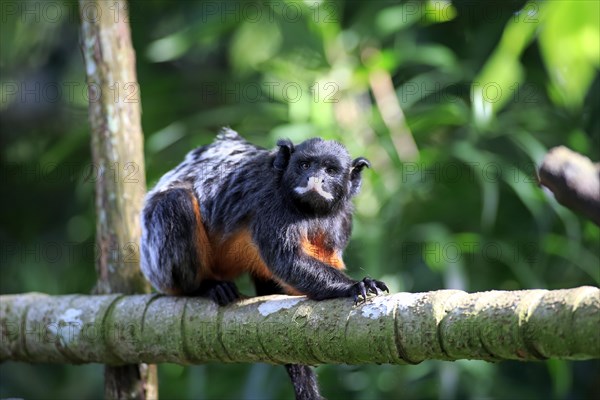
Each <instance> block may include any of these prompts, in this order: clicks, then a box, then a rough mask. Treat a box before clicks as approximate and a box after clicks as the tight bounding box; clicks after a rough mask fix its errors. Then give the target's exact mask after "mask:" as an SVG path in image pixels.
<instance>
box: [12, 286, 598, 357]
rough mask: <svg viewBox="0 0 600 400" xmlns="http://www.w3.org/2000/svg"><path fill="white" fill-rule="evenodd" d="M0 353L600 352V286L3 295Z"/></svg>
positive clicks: (305, 354) (556, 354)
mask: <svg viewBox="0 0 600 400" xmlns="http://www.w3.org/2000/svg"><path fill="white" fill-rule="evenodd" d="M0 316H1V320H0V326H1V329H2V332H1V338H2V340H1V341H0V360H2V361H4V360H14V361H24V362H30V363H36V362H44V363H48V362H50V363H75V364H79V363H90V362H97V363H105V364H111V365H124V364H132V363H141V362H145V363H162V362H168V363H178V364H198V363H206V362H211V361H213V362H226V363H233V362H267V363H274V364H288V363H294V364H309V365H316V364H342V363H343V364H369V363H371V364H372V363H377V364H381V363H389V364H416V363H419V362H421V361H424V360H430V359H436V360H459V359H476V360H488V361H500V360H521V361H536V360H545V359H549V358H556V359H570V360H585V359H597V358H600V290H599V289H598V288H595V287H590V286H583V287H579V288H576V289H564V290H550V291H549V290H523V291H513V292H506V291H491V292H482V293H472V294H469V293H465V292H462V291H458V290H440V291H436V292H429V293H415V294H413V293H398V294H393V295H387V296H380V297H371V298H369V299H368V300H367V302H366V303H365V304H361V305H358V306H354V305H353V302H352V300H350V299H335V300H327V301H321V302H317V301H312V300H308V299H307V298H305V297H298V296H296V297H293V296H268V297H258V298H250V299H245V300H241V301H239V302H236V303H234V304H232V305H230V306H227V307H218V306H217V305H216V304H215V303H213V302H211V301H209V300H206V299H202V298H187V297H170V296H163V295H156V294H155V295H134V296H122V295H116V294H113V295H104V296H84V295H72V296H47V295H43V294H20V295H6V296H0Z"/></svg>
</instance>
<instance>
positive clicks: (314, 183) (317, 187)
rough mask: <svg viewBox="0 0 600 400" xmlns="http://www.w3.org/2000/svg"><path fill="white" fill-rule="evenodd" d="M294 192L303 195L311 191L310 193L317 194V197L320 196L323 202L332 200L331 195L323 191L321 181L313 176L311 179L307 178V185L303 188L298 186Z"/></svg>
mask: <svg viewBox="0 0 600 400" xmlns="http://www.w3.org/2000/svg"><path fill="white" fill-rule="evenodd" d="M294 190H295V191H296V193H298V194H305V193H307V192H310V191H311V190H312V191H315V192H317V194H319V196H321V197H322V198H324V199H325V200H333V195H332V194H331V193H329V192H326V191H325V190H324V189H323V186H322V182H321V180H320V179H319V178H317V177H315V176H312V177H310V178H308V183H307V184H306V186H305V187H300V186H298V187H297V188H296V189H294Z"/></svg>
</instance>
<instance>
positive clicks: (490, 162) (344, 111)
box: [0, 0, 600, 399]
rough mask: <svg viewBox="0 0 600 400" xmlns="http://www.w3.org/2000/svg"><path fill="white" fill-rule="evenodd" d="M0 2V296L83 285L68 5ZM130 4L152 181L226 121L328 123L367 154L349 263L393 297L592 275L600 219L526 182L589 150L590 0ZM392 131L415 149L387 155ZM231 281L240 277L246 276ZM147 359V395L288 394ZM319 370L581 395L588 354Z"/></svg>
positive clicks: (364, 384) (88, 179) (366, 394)
mask: <svg viewBox="0 0 600 400" xmlns="http://www.w3.org/2000/svg"><path fill="white" fill-rule="evenodd" d="M0 4H1V15H0V16H1V18H2V23H1V24H0V34H1V35H0V45H1V47H0V49H1V54H0V67H1V72H2V75H1V77H0V97H1V102H0V116H1V119H0V128H1V136H0V157H1V162H2V166H1V167H2V175H1V176H2V188H3V189H2V193H3V195H2V196H1V197H0V201H1V202H2V203H1V205H2V210H3V211H2V212H1V213H0V221H1V223H0V241H1V242H0V257H1V259H0V265H1V267H0V268H1V273H2V279H1V281H0V293H2V294H6V293H17V292H27V291H42V292H46V293H51V294H60V293H73V292H78V293H89V292H90V291H91V289H92V287H93V285H94V281H95V272H94V268H93V265H94V259H95V256H96V255H95V252H94V224H95V222H94V207H93V190H94V189H93V188H94V181H95V179H97V176H98V175H97V174H98V171H97V170H95V169H94V166H93V165H92V164H91V156H90V149H89V146H90V145H89V128H88V123H87V100H88V99H87V89H86V87H85V84H84V82H85V76H84V66H83V64H82V57H81V54H80V50H79V46H78V21H79V20H78V18H79V17H78V11H77V4H76V3H75V2H68V1H61V2H52V1H46V2H44V1H37V0H28V1H7V0H2V1H1V3H0ZM129 8H130V10H129V11H130V15H131V16H130V22H131V27H132V35H133V44H134V47H135V49H136V51H137V64H138V80H139V83H140V87H141V93H142V106H143V127H144V132H145V140H146V146H145V149H146V174H147V178H148V182H149V184H150V185H151V184H153V183H154V182H156V180H157V179H158V178H159V177H160V176H161V175H162V174H163V173H165V172H166V171H168V170H169V169H170V168H172V167H173V166H175V165H176V164H177V163H178V162H180V161H181V159H182V158H183V156H184V155H185V153H186V152H187V151H189V150H190V149H191V148H193V147H195V146H198V145H201V144H205V143H208V142H210V141H211V140H212V138H213V137H214V135H215V133H216V132H217V130H218V129H219V127H221V126H225V125H229V126H231V127H232V128H234V129H236V130H238V131H239V132H241V133H242V134H243V135H245V136H246V137H247V138H248V139H249V140H251V141H253V142H255V143H258V144H261V145H264V146H267V147H271V146H272V145H273V144H274V143H275V141H276V139H277V138H279V137H289V138H291V139H293V140H295V141H299V140H302V139H305V138H308V137H310V136H315V135H318V136H323V137H326V138H330V139H337V140H339V141H341V142H342V143H344V144H345V145H346V146H347V147H348V148H349V150H350V151H351V153H352V154H354V155H357V156H358V155H364V156H366V157H368V158H369V159H371V161H372V163H373V168H372V170H369V171H367V172H366V174H365V184H364V186H363V191H362V194H361V195H360V196H359V197H358V198H357V201H356V205H357V212H356V224H355V228H354V234H353V240H352V242H351V244H350V246H349V248H348V250H347V252H346V256H345V258H346V262H347V264H348V265H349V266H350V270H349V272H350V274H351V275H353V276H355V277H362V276H363V275H365V274H368V275H371V276H373V277H378V278H381V279H383V280H385V281H386V282H387V283H388V285H389V286H390V287H391V288H392V289H393V290H394V291H429V290H436V289H441V288H458V289H464V290H468V291H482V290H491V289H526V288H550V289H552V288H566V287H574V286H579V285H584V284H589V285H596V286H597V285H598V284H599V283H600V249H599V247H600V230H599V229H598V227H597V226H595V225H593V224H592V223H590V222H588V221H586V220H584V219H582V218H580V217H579V216H577V215H575V214H573V213H572V212H571V211H569V210H567V209H565V208H563V207H562V206H560V205H558V204H557V203H556V202H555V201H554V200H553V198H552V196H551V195H549V194H548V193H547V192H544V191H543V190H541V189H540V188H539V187H538V185H537V184H536V179H535V168H536V165H539V162H540V160H541V158H542V157H543V155H544V154H545V152H546V151H547V150H548V149H549V148H550V147H553V146H556V145H560V144H565V145H567V146H569V147H571V148H572V149H574V150H576V151H579V152H581V153H583V154H585V155H587V156H589V157H591V158H592V159H593V160H598V159H600V118H599V112H598V111H599V109H600V108H599V106H600V98H599V93H600V79H599V76H598V75H599V74H598V67H599V57H600V56H599V51H600V50H599V49H600V45H599V37H600V33H599V18H600V17H599V15H600V10H599V3H598V2H597V1H558V0H554V1H546V2H543V1H539V2H533V1H532V2H525V1H522V0H507V1H493V2H477V1H463V0H457V1H453V2H450V1H426V2H420V1H409V2H392V1H371V2H369V1H332V2H329V1H327V2H324V1H318V0H314V1H304V2H298V1H284V0H280V1H264V2H262V1H259V2H218V1H182V0H180V1H167V0H144V1H132V2H130V7H129ZM122 16H123V13H122V10H119V9H115V18H121V17H122ZM390 82H391V85H389V83H390ZM123 84H124V83H123ZM378 85H381V86H378ZM386 85H387V86H386ZM376 87H381V88H383V89H382V92H381V93H380V94H382V98H377V96H376V94H377V90H374V89H375V88H376ZM390 87H391V88H392V89H391V90H390V89H389V88H390ZM386 88H387V89H386ZM386 90H387V92H386ZM390 93H391V95H392V96H391V98H393V99H397V102H396V101H395V100H393V99H392V100H390V96H389V94H390ZM386 94H387V95H388V96H387V97H386V96H385V95H386ZM399 107H401V109H400V108H399ZM385 108H387V111H386V110H385ZM400 110H401V111H403V113H402V114H401V113H400ZM403 116H404V117H405V118H404V117H403ZM407 135H411V136H412V137H413V138H414V141H415V143H416V145H417V148H418V157H417V156H416V155H415V154H413V155H412V156H411V157H412V158H411V157H407V156H406V155H405V152H403V150H405V147H404V146H403V143H405V142H404V140H405V139H406V138H407ZM409 138H410V137H409ZM123 172H125V171H121V170H120V168H119V166H117V167H116V168H115V171H113V173H114V175H115V177H117V178H119V177H120V174H122V173H123ZM115 251H119V249H115ZM240 285H241V287H242V290H243V291H245V292H246V293H252V289H251V288H250V286H249V285H248V281H247V280H245V281H242V282H241V283H240ZM159 371H160V393H161V396H162V397H163V398H273V399H275V398H282V397H287V398H289V397H291V389H290V387H289V383H288V381H287V377H286V376H285V372H284V370H283V368H281V367H274V366H268V365H264V364H258V365H220V364H214V365H212V364H211V365H203V366H194V367H187V368H183V367H181V366H176V365H161V366H160V368H159ZM318 373H319V375H320V381H321V384H322V388H323V392H324V394H325V395H326V396H327V397H328V398H330V399H335V398H346V399H375V398H388V399H392V398H442V399H452V398H539V399H542V398H544V399H545V398H568V399H575V398H598V397H600V387H599V386H598V377H599V376H600V365H599V362H598V361H590V362H577V363H574V362H565V361H557V360H552V361H548V362H545V363H529V364H524V363H516V362H505V363H500V364H489V363H485V362H476V361H461V362H455V363H443V362H434V361H430V362H424V363H422V364H420V365H416V366H352V367H350V366H321V367H318ZM0 374H1V375H0V376H1V381H0V397H25V398H73V399H81V398H98V397H101V396H102V367H101V366H99V365H94V366H62V365H61V366H30V365H24V364H15V363H4V364H3V365H1V366H0ZM33 382H35V384H32V383H33Z"/></svg>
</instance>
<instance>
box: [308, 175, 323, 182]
mask: <svg viewBox="0 0 600 400" xmlns="http://www.w3.org/2000/svg"><path fill="white" fill-rule="evenodd" d="M310 181H313V182H314V183H325V178H319V177H318V176H309V177H307V178H306V182H309V183H310Z"/></svg>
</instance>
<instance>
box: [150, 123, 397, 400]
mask: <svg viewBox="0 0 600 400" xmlns="http://www.w3.org/2000/svg"><path fill="white" fill-rule="evenodd" d="M369 166H370V165H369V161H367V159H365V158H363V157H359V158H355V159H354V160H352V159H351V158H350V155H349V154H348V152H347V150H346V149H345V148H344V147H343V146H342V145H341V144H339V143H337V142H334V141H326V140H322V139H319V138H314V139H309V140H306V141H305V142H302V143H300V144H298V145H294V144H293V143H292V142H291V141H289V140H279V141H278V142H277V148H276V149H274V150H272V151H269V150H266V149H263V148H260V147H257V146H254V145H252V144H250V143H249V142H247V141H246V140H244V139H243V138H242V137H241V136H239V135H238V134H237V133H236V132H235V131H233V130H231V129H224V130H222V131H221V133H220V134H219V135H218V136H217V138H216V140H215V141H214V142H213V143H212V144H210V145H207V146H202V147H199V148H197V149H195V150H192V151H191V152H190V153H189V154H188V155H187V156H186V158H185V160H184V161H183V162H182V163H181V164H180V165H179V166H177V167H176V168H175V169H173V170H172V171H170V172H168V173H167V174H165V175H164V176H163V177H162V178H161V179H160V180H159V182H158V184H157V185H156V187H154V189H152V190H151V191H150V192H149V193H148V195H147V196H146V199H145V204H144V208H143V211H142V242H141V266H142V271H143V272H144V274H145V275H146V277H147V278H148V279H149V280H150V282H152V284H153V285H154V287H155V288H156V289H158V290H159V291H161V292H164V293H168V294H173V295H188V296H205V297H208V298H210V299H212V300H214V301H215V302H217V303H218V304H220V305H226V304H228V303H230V302H233V301H235V300H236V299H237V298H238V297H239V293H238V290H237V288H236V286H235V284H234V283H233V279H235V278H236V277H237V276H239V275H240V274H242V273H244V272H248V273H249V274H250V275H251V277H252V280H253V282H254V284H255V287H256V293H257V295H259V296H260V295H267V294H275V293H287V294H294V295H298V294H302V295H306V296H308V297H309V298H311V299H314V300H322V299H331V298H338V297H348V298H351V299H354V302H355V303H358V302H359V301H360V300H363V301H364V300H366V298H367V294H368V293H373V294H375V295H378V294H380V293H381V292H382V291H384V290H385V291H389V290H388V288H387V286H386V285H385V284H384V283H383V282H381V281H378V280H374V279H370V278H364V279H363V280H361V281H356V280H354V279H351V278H349V277H348V276H347V275H346V274H344V273H343V272H342V271H343V270H344V268H345V266H344V262H343V261H342V251H343V250H344V248H345V247H346V244H347V243H348V239H349V237H350V232H351V229H352V202H351V199H352V197H353V196H355V195H356V194H358V192H359V190H360V186H361V171H362V170H363V168H365V167H369ZM286 368H287V371H288V373H289V375H290V377H291V379H292V383H293V385H294V391H295V394H296V398H297V399H319V398H321V397H320V395H319V389H318V386H317V380H316V377H315V374H314V372H313V371H312V370H311V369H310V367H308V366H305V365H295V364H289V365H286Z"/></svg>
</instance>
